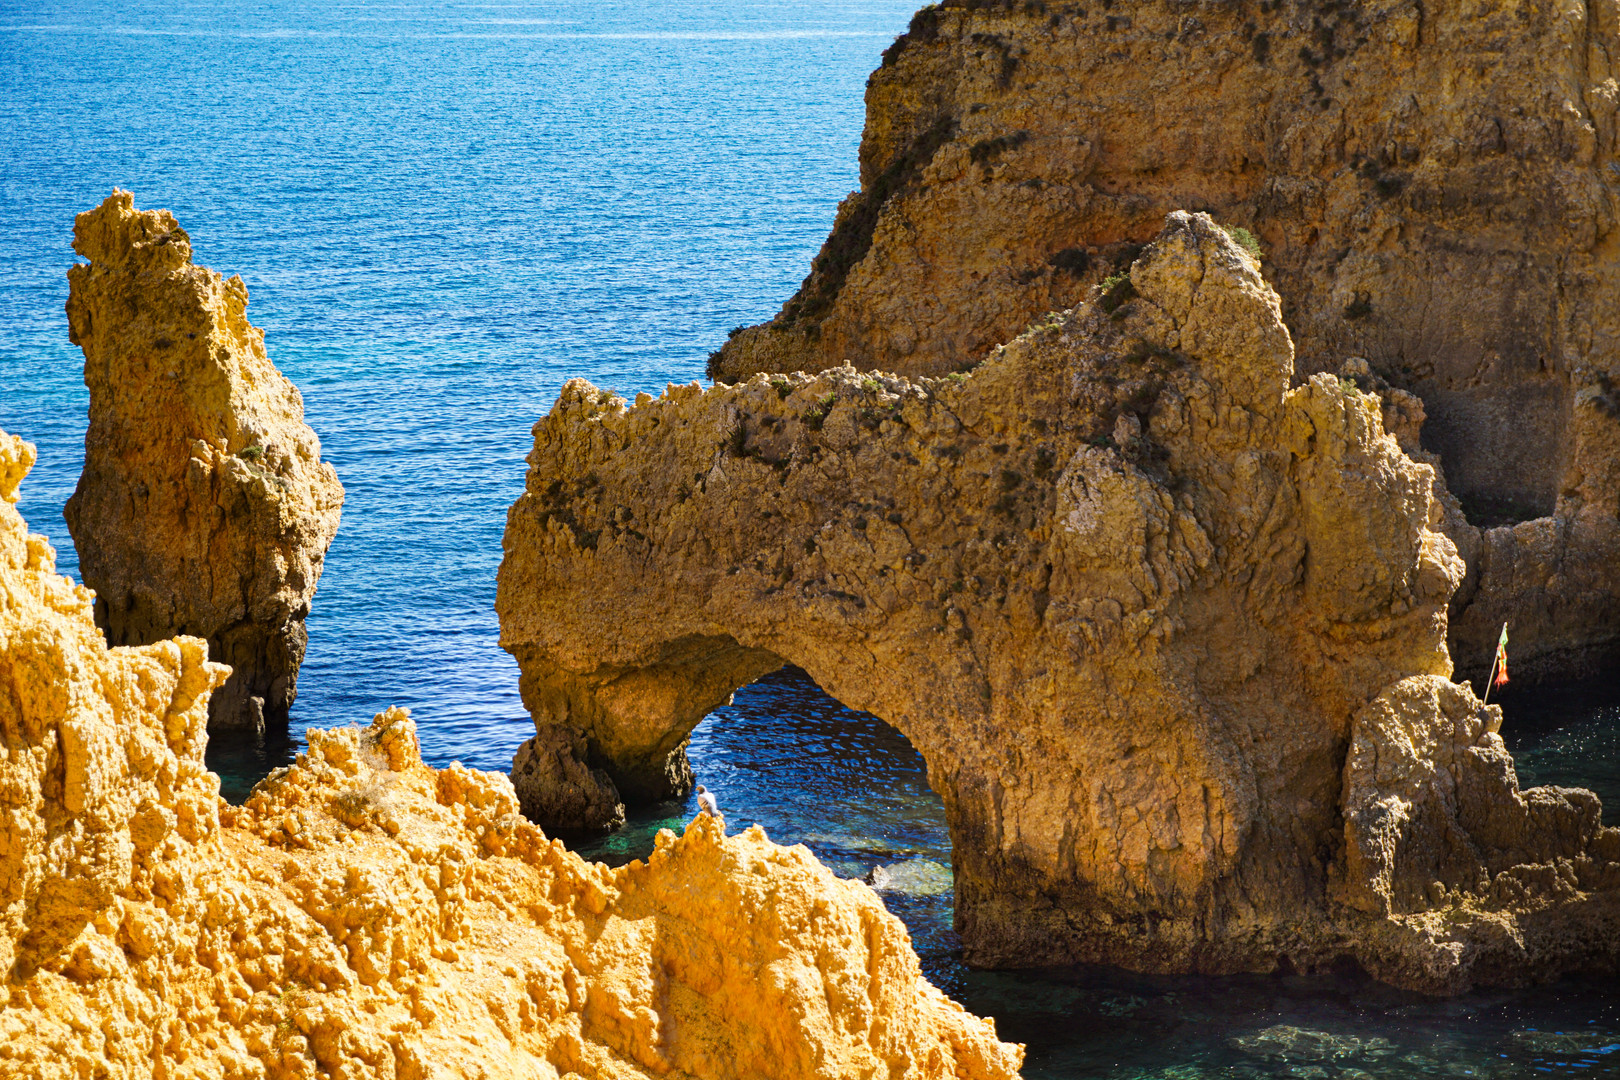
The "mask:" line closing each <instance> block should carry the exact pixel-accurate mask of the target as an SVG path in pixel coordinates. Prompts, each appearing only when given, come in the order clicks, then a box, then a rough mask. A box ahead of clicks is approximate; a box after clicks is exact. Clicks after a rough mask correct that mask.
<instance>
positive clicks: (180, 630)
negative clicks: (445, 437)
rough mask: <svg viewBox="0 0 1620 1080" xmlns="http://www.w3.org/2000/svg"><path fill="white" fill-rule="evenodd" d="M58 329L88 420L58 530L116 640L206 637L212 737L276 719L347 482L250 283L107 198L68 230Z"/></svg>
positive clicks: (124, 201)
mask: <svg viewBox="0 0 1620 1080" xmlns="http://www.w3.org/2000/svg"><path fill="white" fill-rule="evenodd" d="M73 249H74V250H75V251H77V252H78V253H79V254H80V255H82V256H84V257H85V258H86V259H88V260H90V261H89V264H88V265H83V264H81V265H78V266H75V267H73V268H72V269H71V270H69V271H68V282H69V284H70V287H71V292H70V294H69V297H68V305H67V311H68V325H69V327H70V331H71V334H72V338H73V341H74V343H75V344H77V345H79V346H80V347H81V348H83V349H84V381H85V385H87V386H88V387H89V388H90V428H89V430H88V431H87V432H86V434H85V456H84V473H83V475H81V476H80V478H79V486H78V489H77V490H76V491H74V493H73V497H72V498H71V499H69V500H68V504H67V507H66V511H65V516H66V518H67V523H68V530H69V531H70V532H71V533H72V534H73V542H74V544H75V545H76V546H77V547H78V549H79V565H80V568H81V570H82V573H83V575H84V580H85V583H86V584H87V585H89V586H90V587H91V588H92V589H94V590H95V592H96V622H97V623H99V624H100V625H101V627H102V629H103V630H104V631H105V632H106V634H107V640H108V642H109V643H111V644H113V645H149V644H152V643H153V642H157V641H162V640H164V639H165V638H170V637H173V636H175V635H177V634H184V635H191V636H194V637H200V638H204V639H206V640H207V642H208V648H209V655H211V656H212V657H213V658H214V659H215V660H218V661H221V662H223V663H225V664H227V665H229V666H230V669H231V677H230V679H229V680H228V681H227V682H226V683H225V685H224V687H222V688H221V689H220V690H219V691H218V692H217V693H215V694H214V695H213V697H212V698H211V702H212V703H211V705H210V707H209V709H210V711H209V722H210V723H211V724H213V725H214V726H216V727H244V728H249V729H257V730H263V728H264V725H265V724H266V722H280V723H285V722H286V720H287V710H288V709H289V708H290V707H291V705H292V703H293V698H294V697H295V696H296V695H297V691H298V666H299V665H300V664H301V663H303V660H304V646H305V643H306V641H307V640H308V636H307V634H306V633H305V630H304V617H305V616H306V615H308V614H309V605H310V601H311V599H312V598H313V597H314V595H315V585H316V582H318V581H319V580H320V576H321V564H322V562H323V560H324V559H325V557H326V549H327V547H328V546H329V545H330V544H331V542H332V537H333V535H334V534H335V533H336V532H337V527H338V516H339V513H340V512H341V510H342V506H343V487H342V485H340V484H339V483H338V479H337V474H336V473H335V472H334V471H333V470H332V466H330V465H328V464H325V463H324V462H322V461H321V444H320V440H319V439H317V438H316V437H315V433H314V432H313V431H311V430H310V429H309V427H308V425H306V424H305V423H304V405H303V399H302V398H300V397H299V394H298V388H297V387H295V386H293V384H292V383H291V382H289V381H287V379H285V378H283V377H282V374H281V372H279V371H277V370H276V368H275V365H273V364H271V363H270V360H269V358H268V357H267V356H266V355H265V351H264V332H263V331H262V330H259V329H257V328H255V327H254V326H252V325H251V324H250V323H249V322H248V321H247V315H246V308H247V287H246V286H245V285H243V284H242V279H241V278H239V277H232V278H230V279H225V278H222V277H221V276H220V275H219V274H218V273H216V272H214V271H212V270H209V269H207V268H206V267H202V266H197V265H195V264H193V263H192V261H191V240H190V238H189V237H187V235H186V233H185V230H183V229H181V228H180V226H179V225H178V224H177V223H176V222H175V220H174V217H173V216H172V215H171V214H170V213H169V212H168V211H167V210H146V211H138V210H136V209H135V206H134V200H133V198H132V197H131V196H130V194H129V193H128V192H125V191H119V192H114V193H113V195H112V196H111V197H109V198H108V199H107V201H106V202H104V203H102V204H101V205H100V206H99V207H97V208H96V209H94V210H90V211H87V212H85V213H83V214H80V215H79V217H78V219H77V221H75V223H74V227H73Z"/></svg>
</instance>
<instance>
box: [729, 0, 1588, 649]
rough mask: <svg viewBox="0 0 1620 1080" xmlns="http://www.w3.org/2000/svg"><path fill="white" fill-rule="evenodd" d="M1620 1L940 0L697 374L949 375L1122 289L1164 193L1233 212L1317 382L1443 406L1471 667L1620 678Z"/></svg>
mask: <svg viewBox="0 0 1620 1080" xmlns="http://www.w3.org/2000/svg"><path fill="white" fill-rule="evenodd" d="M1617 61H1620V14H1617V10H1616V9H1615V8H1614V6H1613V5H1605V4H1600V3H1594V4H1590V5H1588V4H1574V5H1557V4H1539V5H1538V4H1529V5H1527V4H1521V3H1504V2H1497V0H1485V2H1480V3H1466V4H1414V3H1412V2H1411V0H1361V2H1357V3H1334V4H1326V5H1321V4H1305V3H1299V2H1296V0H1276V2H1266V3H1260V4H1206V5H1198V6H1197V7H1196V8H1193V7H1189V6H1188V5H1186V4H1182V3H1175V2H1171V0H1144V2H1141V3H1133V4H1131V5H1130V6H1129V10H1124V9H1121V8H1119V7H1117V6H1111V5H1109V4H1107V3H1097V4H1081V3H1064V2H1045V0H1042V2H1039V3H983V2H981V0H943V2H942V3H940V4H937V5H930V6H928V7H925V8H923V9H922V10H921V11H919V12H918V13H917V14H916V16H915V18H914V19H913V20H912V22H911V26H910V29H909V30H908V32H907V33H905V34H904V35H902V36H901V37H900V38H899V39H898V40H896V41H895V42H894V44H893V45H892V46H891V47H890V48H889V49H888V50H887V51H886V52H885V53H884V55H883V60H882V64H881V66H880V67H879V68H878V69H877V70H876V71H874V72H873V73H872V76H871V79H870V81H869V82H868V84H867V90H866V108H867V113H866V129H865V133H864V136H863V138H862V142H861V148H860V176H861V189H860V190H859V191H858V192H855V193H853V194H851V195H850V196H849V197H848V199H847V200H846V201H845V202H844V204H843V206H842V207H841V208H840V210H839V212H838V216H837V220H836V223H835V224H834V227H833V230H832V233H831V235H830V236H829V237H828V238H827V241H826V243H825V245H824V246H823V248H822V250H821V252H820V254H819V255H818V256H817V257H816V258H815V260H814V262H813V263H812V265H811V266H810V268H809V273H808V275H807V276H806V278H805V279H804V284H803V286H802V287H801V288H800V289H799V291H798V292H797V293H796V294H795V295H794V296H792V297H790V298H788V299H787V301H786V303H785V304H784V305H783V307H782V309H781V311H780V312H779V313H778V314H777V315H776V317H775V318H774V319H772V320H771V321H769V322H767V323H764V324H762V325H759V326H756V327H751V328H747V329H744V330H741V331H740V332H738V333H736V334H735V335H734V336H733V338H732V339H731V340H730V341H728V342H726V343H725V344H724V345H723V347H722V348H720V349H719V350H718V352H717V353H716V354H715V356H714V358H713V360H712V362H711V367H710V373H711V374H712V375H714V376H716V377H717V378H719V379H721V380H724V381H736V380H739V379H746V378H747V377H748V376H750V375H752V374H754V373H756V372H767V373H787V372H792V371H809V372H814V371H820V370H822V369H825V368H832V367H837V366H839V365H841V364H843V363H845V362H846V361H847V362H849V363H851V364H853V365H854V366H855V367H856V368H857V369H862V370H881V371H893V372H898V373H900V374H902V375H912V376H915V375H930V376H939V375H944V374H947V373H949V372H952V371H958V370H963V369H965V368H968V367H971V366H972V365H973V364H976V363H977V362H979V361H980V360H982V359H983V358H984V357H985V356H986V355H987V354H988V353H989V351H990V350H991V349H993V348H994V347H995V346H996V345H998V344H1000V343H1002V342H1006V341H1010V340H1011V339H1012V338H1013V337H1015V336H1016V335H1017V334H1018V333H1020V332H1021V331H1022V330H1023V329H1024V327H1025V326H1027V325H1028V324H1029V323H1030V322H1032V321H1035V320H1038V319H1040V318H1042V317H1043V316H1044V315H1045V313H1046V312H1048V311H1056V310H1064V309H1066V308H1069V307H1071V306H1073V305H1074V304H1076V303H1078V302H1079V301H1080V300H1081V299H1082V298H1083V297H1084V296H1085V295H1086V291H1087V290H1088V289H1089V288H1090V287H1091V286H1092V285H1094V284H1096V283H1097V282H1099V281H1101V280H1103V279H1104V278H1106V277H1107V276H1109V275H1112V274H1116V273H1123V272H1124V271H1125V270H1126V269H1128V267H1129V265H1130V263H1131V260H1132V259H1134V258H1135V257H1136V253H1137V252H1138V251H1139V250H1140V247H1141V245H1142V244H1144V243H1146V242H1147V241H1149V240H1150V239H1152V237H1153V236H1154V234H1155V233H1157V232H1158V230H1159V226H1160V222H1161V221H1162V220H1163V218H1164V215H1165V214H1166V213H1168V212H1170V211H1172V210H1176V209H1182V208H1185V209H1191V210H1204V211H1208V212H1209V213H1210V214H1211V215H1212V216H1213V217H1214V218H1215V219H1216V220H1217V221H1220V222H1223V223H1226V224H1229V225H1233V226H1237V227H1241V228H1243V229H1244V230H1246V232H1247V233H1248V234H1250V236H1251V237H1252V238H1253V239H1252V242H1254V243H1255V244H1256V248H1255V250H1256V251H1257V252H1263V262H1264V266H1265V271H1266V276H1267V279H1268V280H1269V281H1270V282H1271V283H1272V285H1273V286H1274V287H1275V288H1276V290H1277V292H1278V294H1279V295H1280V296H1281V298H1282V305H1283V317H1284V321H1285V322H1286V323H1287V325H1288V328H1289V331H1290V333H1291V334H1292V336H1293V339H1294V345H1295V348H1296V350H1297V352H1298V360H1297V368H1298V371H1299V372H1300V374H1301V376H1309V375H1312V374H1315V373H1317V372H1336V371H1338V369H1339V367H1340V366H1341V365H1342V364H1343V363H1344V362H1345V361H1346V360H1347V359H1349V358H1352V357H1360V358H1364V359H1366V360H1367V361H1368V362H1369V365H1370V367H1371V369H1372V371H1373V372H1374V373H1375V374H1376V375H1377V376H1378V377H1380V378H1382V379H1383V380H1385V381H1387V382H1388V383H1389V384H1390V385H1392V386H1394V387H1397V388H1400V389H1403V390H1406V391H1409V392H1411V393H1413V394H1415V395H1417V396H1418V397H1419V398H1421V399H1422V403H1423V409H1424V412H1425V413H1426V416H1427V419H1426V421H1425V422H1424V424H1423V429H1422V436H1421V438H1422V443H1423V446H1424V448H1425V449H1427V450H1429V451H1432V452H1434V453H1436V454H1438V456H1439V459H1440V463H1441V464H1442V465H1443V468H1444V480H1445V483H1446V484H1447V485H1448V486H1449V488H1450V489H1451V491H1452V492H1454V493H1455V494H1456V495H1457V497H1458V498H1459V500H1460V507H1461V509H1462V511H1463V512H1462V513H1458V514H1456V515H1454V516H1451V517H1449V518H1448V520H1447V522H1446V524H1445V531H1446V532H1447V534H1448V535H1449V536H1451V538H1452V540H1453V541H1454V542H1455V543H1456V545H1457V547H1458V549H1459V551H1460V552H1461V554H1462V555H1463V558H1464V560H1465V562H1466V563H1467V566H1468V570H1467V573H1466V575H1465V577H1464V580H1463V583H1462V586H1461V588H1459V589H1458V591H1457V593H1456V595H1455V597H1454V601H1453V605H1452V612H1451V615H1452V618H1451V630H1450V634H1451V644H1452V655H1453V657H1454V658H1455V659H1456V662H1457V664H1458V667H1459V669H1460V670H1461V671H1462V672H1463V673H1464V674H1467V675H1469V676H1470V677H1479V678H1483V676H1484V675H1485V673H1486V670H1487V669H1488V668H1489V665H1490V662H1491V657H1492V654H1493V652H1494V646H1495V642H1496V637H1497V634H1498V633H1499V631H1500V629H1501V625H1502V623H1503V622H1504V621H1510V622H1511V623H1512V624H1513V641H1514V664H1515V667H1514V677H1515V679H1516V680H1533V679H1538V678H1543V677H1559V676H1565V675H1573V674H1586V673H1591V672H1593V671H1595V670H1598V669H1600V668H1601V667H1602V666H1603V665H1605V664H1606V663H1608V662H1612V661H1616V660H1620V351H1617V350H1616V349H1615V347H1614V344H1613V342H1614V339H1615V336H1616V334H1617V333H1620V314H1617V309H1616V307H1615V305H1614V304H1613V303H1612V302H1611V297H1612V296H1613V295H1614V294H1615V290H1616V287H1617V284H1620V247H1617V246H1616V245H1615V243H1614V242H1613V241H1611V240H1610V239H1609V238H1610V237H1611V236H1613V235H1614V229H1615V226H1616V222H1617V221H1620V172H1617V171H1616V170H1617V168H1620V164H1617V149H1620V148H1617V142H1616V138H1617V136H1616V131H1617V121H1616V117H1617V108H1620V82H1617V77H1620V68H1617V67H1616V63H1617Z"/></svg>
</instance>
